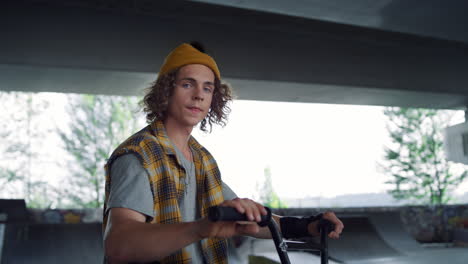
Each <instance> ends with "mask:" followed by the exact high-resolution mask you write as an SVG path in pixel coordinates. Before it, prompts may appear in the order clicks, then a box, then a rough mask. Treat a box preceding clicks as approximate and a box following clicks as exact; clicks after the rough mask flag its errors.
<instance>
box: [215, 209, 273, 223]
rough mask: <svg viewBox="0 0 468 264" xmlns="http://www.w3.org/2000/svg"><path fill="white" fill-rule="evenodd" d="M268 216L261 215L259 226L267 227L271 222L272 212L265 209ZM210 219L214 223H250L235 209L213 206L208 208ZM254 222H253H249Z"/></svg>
mask: <svg viewBox="0 0 468 264" xmlns="http://www.w3.org/2000/svg"><path fill="white" fill-rule="evenodd" d="M265 209H266V210H267V212H268V214H267V215H261V221H260V222H257V224H258V225H259V226H262V227H263V226H267V225H268V223H269V222H270V221H271V210H270V208H268V207H265ZM208 219H210V220H211V221H213V222H217V221H249V220H248V219H247V216H246V215H245V214H241V213H239V212H238V211H237V209H236V208H233V207H225V206H212V207H210V208H208ZM249 222H252V221H249Z"/></svg>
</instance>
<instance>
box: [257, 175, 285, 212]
mask: <svg viewBox="0 0 468 264" xmlns="http://www.w3.org/2000/svg"><path fill="white" fill-rule="evenodd" d="M263 173H264V176H265V181H264V182H263V185H262V186H261V187H258V186H257V189H258V192H259V195H260V197H259V201H260V202H261V203H262V204H263V205H264V206H267V207H270V208H287V205H286V203H284V202H283V201H281V199H280V198H279V196H278V195H277V194H276V192H275V190H274V189H273V180H272V179H271V169H270V168H269V167H266V168H265V169H264V170H263Z"/></svg>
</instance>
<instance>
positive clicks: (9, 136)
mask: <svg viewBox="0 0 468 264" xmlns="http://www.w3.org/2000/svg"><path fill="white" fill-rule="evenodd" d="M0 99H1V102H2V104H1V111H0V112H1V117H2V121H3V122H1V127H0V129H1V130H0V135H1V137H2V139H4V140H3V142H2V144H0V151H1V152H2V153H3V154H2V157H3V159H2V162H1V163H0V165H1V166H0V189H1V190H2V196H4V198H23V199H25V201H26V204H27V206H28V207H49V206H50V205H51V203H52V201H51V199H50V197H51V195H50V192H51V189H50V188H49V186H48V184H47V183H46V182H45V181H43V180H41V179H40V178H41V175H38V170H36V166H37V163H38V160H39V159H41V158H43V156H44V155H46V154H45V153H41V149H42V148H41V143H42V140H43V138H44V136H45V135H46V134H47V133H48V132H50V129H49V128H47V127H46V128H44V126H41V121H40V117H41V115H42V114H43V113H44V111H46V110H47V108H48V106H49V103H48V101H47V100H45V99H44V98H42V96H40V94H38V93H23V92H0Z"/></svg>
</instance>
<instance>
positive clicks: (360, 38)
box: [0, 0, 468, 108]
mask: <svg viewBox="0 0 468 264" xmlns="http://www.w3.org/2000/svg"><path fill="white" fill-rule="evenodd" d="M286 3H287V4H286ZM0 5H1V6H2V8H1V9H0V32H1V36H2V37H1V41H0V90H18V91H54V92H74V93H95V94H118V95H141V94H142V89H143V88H144V87H146V86H148V85H149V83H150V82H151V81H153V80H154V79H155V78H156V73H157V71H158V68H159V66H160V64H161V62H162V60H163V59H164V56H165V55H166V54H167V53H168V52H169V51H170V50H171V49H172V48H173V47H175V46H176V45H178V44H179V43H181V42H187V41H191V40H198V41H201V42H203V43H204V44H205V46H206V47H207V51H208V53H210V54H211V55H213V56H214V57H215V58H216V60H217V62H218V64H219V65H220V68H221V73H222V75H223V77H224V79H225V80H227V81H228V82H230V83H231V84H232V85H233V86H234V89H235V91H236V93H237V94H238V97H239V98H240V99H250V100H270V101H289V102H316V103H340V104H363V105H393V106H412V107H433V108H464V107H465V106H466V105H467V104H468V74H466V73H467V72H468V32H467V29H466V27H465V25H468V16H465V15H464V11H465V10H468V1H455V0H452V1H435V0H425V1H405V0H397V1H395V0H394V1H390V0H385V1H384V0H373V1H370V0H368V1H365V0H355V1H344V0H343V1H338V0H321V1H320V0H314V1H312V0H308V1H305V0H304V1H299V0H296V1H292V0H290V1H279V0H273V1H260V0H250V1H228V0H224V1H206V0H205V1H151V0H134V1H130V0H125V1H124V0H120V1H118V0H114V1H110V0H100V1H87V0H67V1H59V0H43V1H40V0H36V1H32V0H29V1H27V0H22V1H3V2H2V3H1V4H0Z"/></svg>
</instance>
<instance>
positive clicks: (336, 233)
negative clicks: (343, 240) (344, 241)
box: [307, 211, 344, 239]
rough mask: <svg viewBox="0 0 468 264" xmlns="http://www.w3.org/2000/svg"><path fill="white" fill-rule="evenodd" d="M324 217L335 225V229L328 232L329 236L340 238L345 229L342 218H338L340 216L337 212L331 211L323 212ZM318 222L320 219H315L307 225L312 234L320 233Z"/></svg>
mask: <svg viewBox="0 0 468 264" xmlns="http://www.w3.org/2000/svg"><path fill="white" fill-rule="evenodd" d="M322 218H323V219H326V220H328V221H330V222H332V224H334V225H335V230H333V231H331V232H330V233H329V234H328V237H330V238H334V239H338V238H339V237H340V234H341V232H343V229H344V225H343V222H341V220H340V219H338V217H336V215H335V213H333V212H330V211H327V212H325V213H323V216H322ZM318 222H319V221H318V220H317V221H314V222H312V223H310V224H309V226H308V227H307V230H308V231H309V234H310V235H312V236H317V235H320V234H319V233H318V230H317V225H318Z"/></svg>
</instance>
